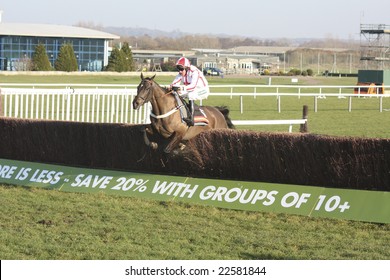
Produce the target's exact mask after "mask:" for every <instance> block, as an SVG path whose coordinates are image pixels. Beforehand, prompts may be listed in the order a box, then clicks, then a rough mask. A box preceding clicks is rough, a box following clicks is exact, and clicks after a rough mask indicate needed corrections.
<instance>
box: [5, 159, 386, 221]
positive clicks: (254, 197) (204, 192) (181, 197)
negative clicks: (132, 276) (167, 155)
mask: <svg viewBox="0 0 390 280" xmlns="http://www.w3.org/2000/svg"><path fill="white" fill-rule="evenodd" d="M0 183H4V184H12V185H18V186H27V187H40V188H47V189H56V190H60V191H66V192H83V193H97V192H104V193H107V194H113V195H122V196H129V197H141V198H148V199H154V200H161V201H168V200H175V201H183V202H188V203H198V204H202V205H210V206H215V207H220V208H228V209H237V210H248V211H263V212H275V213H289V214H298V215H305V216H310V217H328V218H336V219H348V220H357V221H368V222H378V223H390V192H379V191H362V190H349V189H334V188H323V187H311V186H298V185H285V184H273V183H263V182H246V181H245V182H242V181H231V180H229V181H228V180H218V179H200V178H190V177H179V176H166V175H157V174H144V173H133V172H121V171H113V170H100V169H86V168H76V167H68V166H60V165H50V164H42V163H33V162H23V161H15V160H6V159H0Z"/></svg>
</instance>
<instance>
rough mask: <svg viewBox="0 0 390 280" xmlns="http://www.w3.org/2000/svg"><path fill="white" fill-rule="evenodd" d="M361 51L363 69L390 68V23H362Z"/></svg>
mask: <svg viewBox="0 0 390 280" xmlns="http://www.w3.org/2000/svg"><path fill="white" fill-rule="evenodd" d="M360 51H361V57H360V60H361V61H362V62H363V63H362V68H363V69H366V70H385V69H390V25H386V24H360Z"/></svg>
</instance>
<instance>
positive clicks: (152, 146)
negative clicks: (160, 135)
mask: <svg viewBox="0 0 390 280" xmlns="http://www.w3.org/2000/svg"><path fill="white" fill-rule="evenodd" d="M152 133H153V132H152V131H151V130H150V129H149V128H148V127H146V128H145V130H144V141H145V144H146V146H148V147H151V148H152V149H153V150H157V148H158V145H157V143H156V142H150V140H149V137H148V134H152Z"/></svg>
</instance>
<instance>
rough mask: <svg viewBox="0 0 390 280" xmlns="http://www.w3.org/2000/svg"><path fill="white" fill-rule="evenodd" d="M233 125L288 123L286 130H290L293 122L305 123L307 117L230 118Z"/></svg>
mask: <svg viewBox="0 0 390 280" xmlns="http://www.w3.org/2000/svg"><path fill="white" fill-rule="evenodd" d="M232 123H233V124H234V125H280V124H288V125H289V127H288V132H290V133H291V132H292V126H293V124H305V123H307V119H297V120H232Z"/></svg>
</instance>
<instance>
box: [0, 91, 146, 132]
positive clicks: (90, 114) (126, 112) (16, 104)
mask: <svg viewBox="0 0 390 280" xmlns="http://www.w3.org/2000/svg"><path fill="white" fill-rule="evenodd" d="M135 94H136V90H135V89H134V88H133V89H123V88H115V89H112V88H110V89H108V88H86V89H83V88H77V89H74V88H65V89H38V88H32V89H31V88H2V89H1V95H2V99H3V100H2V101H3V112H4V116H5V117H16V118H30V119H47V120H61V121H77V122H97V123H133V124H143V123H147V122H149V115H150V107H149V106H143V107H141V108H140V109H139V110H133V107H132V101H133V98H134V96H135Z"/></svg>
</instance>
